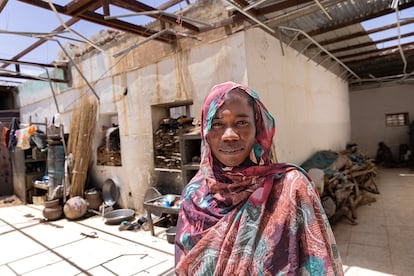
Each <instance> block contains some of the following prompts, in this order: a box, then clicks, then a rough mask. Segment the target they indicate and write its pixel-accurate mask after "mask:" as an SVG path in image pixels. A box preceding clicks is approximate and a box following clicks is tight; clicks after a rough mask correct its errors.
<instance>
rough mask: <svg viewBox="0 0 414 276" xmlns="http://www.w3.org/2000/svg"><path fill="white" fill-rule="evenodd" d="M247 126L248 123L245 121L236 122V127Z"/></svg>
mask: <svg viewBox="0 0 414 276" xmlns="http://www.w3.org/2000/svg"><path fill="white" fill-rule="evenodd" d="M247 124H248V122H247V121H244V120H243V121H238V122H237V125H238V126H245V125H247Z"/></svg>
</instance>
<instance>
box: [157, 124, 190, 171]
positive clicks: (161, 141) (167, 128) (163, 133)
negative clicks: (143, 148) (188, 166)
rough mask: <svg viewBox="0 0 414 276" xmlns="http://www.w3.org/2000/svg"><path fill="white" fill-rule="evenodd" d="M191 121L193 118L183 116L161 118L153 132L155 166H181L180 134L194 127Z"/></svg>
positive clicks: (178, 167) (170, 167)
mask: <svg viewBox="0 0 414 276" xmlns="http://www.w3.org/2000/svg"><path fill="white" fill-rule="evenodd" d="M192 122H193V118H191V117H185V116H182V117H179V118H178V119H173V118H165V119H162V120H161V122H160V125H159V128H158V129H157V130H156V131H155V133H154V156H155V167H156V168H166V169H180V168H181V153H180V135H182V134H183V133H186V132H188V131H189V130H190V129H192V128H193V127H194V126H193V125H192Z"/></svg>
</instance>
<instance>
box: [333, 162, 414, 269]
mask: <svg viewBox="0 0 414 276" xmlns="http://www.w3.org/2000/svg"><path fill="white" fill-rule="evenodd" d="M376 182H377V185H378V188H379V191H380V194H379V195H374V197H375V198H376V202H374V203H371V204H369V205H363V206H360V207H358V209H357V214H358V224H357V225H350V224H349V223H348V222H346V221H345V220H342V221H341V222H340V223H338V224H336V225H334V226H333V229H334V233H335V238H336V240H337V243H338V247H339V251H340V253H341V256H342V261H343V263H344V271H345V275H349V276H351V275H352V276H357V275H358V276H359V275H361V276H371V275H398V276H405V275H414V268H413V264H414V204H413V200H414V172H413V171H410V170H408V169H401V168H399V169H380V170H379V174H378V175H377V178H376ZM370 195H372V194H370Z"/></svg>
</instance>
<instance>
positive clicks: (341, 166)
mask: <svg viewBox="0 0 414 276" xmlns="http://www.w3.org/2000/svg"><path fill="white" fill-rule="evenodd" d="M302 167H303V168H304V169H305V170H307V171H308V173H309V175H310V176H311V178H312V179H313V180H314V182H315V185H316V186H317V189H318V191H319V194H320V197H321V201H322V205H323V207H324V209H325V212H326V214H327V216H328V218H329V220H330V221H331V223H335V222H337V221H339V220H341V219H342V218H346V219H347V220H348V221H349V222H350V223H351V224H357V218H358V214H357V207H358V206H361V205H365V204H369V203H371V202H375V201H376V199H375V197H374V194H379V191H378V187H377V185H376V183H375V177H376V175H377V168H376V165H375V163H374V161H373V160H372V159H370V158H369V157H367V156H366V154H364V153H363V152H361V151H360V150H359V149H358V147H357V146H355V145H353V146H349V147H347V149H346V150H344V151H342V152H334V151H320V152H317V153H316V154H315V155H313V156H312V157H311V158H309V159H308V160H307V161H305V162H304V163H303V164H302ZM317 172H319V175H322V177H321V180H320V181H318V178H317V177H313V176H312V175H314V176H317V175H318V174H317Z"/></svg>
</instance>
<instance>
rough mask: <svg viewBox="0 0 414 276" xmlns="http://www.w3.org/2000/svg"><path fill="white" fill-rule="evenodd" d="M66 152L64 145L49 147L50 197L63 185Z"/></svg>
mask: <svg viewBox="0 0 414 276" xmlns="http://www.w3.org/2000/svg"><path fill="white" fill-rule="evenodd" d="M64 168H65V150H64V148H63V145H49V149H48V152H47V174H48V177H49V184H48V185H49V195H51V194H53V191H54V190H55V188H56V187H57V186H59V185H62V179H63V176H64V172H65V169H64Z"/></svg>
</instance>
